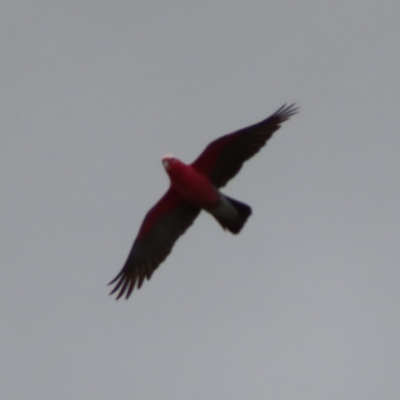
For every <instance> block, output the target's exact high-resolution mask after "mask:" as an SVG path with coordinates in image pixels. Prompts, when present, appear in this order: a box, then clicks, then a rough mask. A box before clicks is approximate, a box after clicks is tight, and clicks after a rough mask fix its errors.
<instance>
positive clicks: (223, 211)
mask: <svg viewBox="0 0 400 400" xmlns="http://www.w3.org/2000/svg"><path fill="white" fill-rule="evenodd" d="M224 197H225V199H226V200H227V203H228V204H227V203H226V202H221V204H220V205H219V206H217V207H216V208H215V209H213V210H211V211H210V212H211V214H212V215H213V216H214V217H215V219H216V220H217V221H218V222H219V223H220V224H221V226H222V227H223V228H224V229H228V231H229V232H232V233H235V234H237V233H239V232H240V231H241V229H242V228H243V225H244V224H245V222H246V221H247V218H249V216H250V215H251V207H250V206H248V205H247V204H244V203H242V202H240V201H238V200H235V199H232V198H230V197H228V196H224ZM231 206H233V209H232V208H231Z"/></svg>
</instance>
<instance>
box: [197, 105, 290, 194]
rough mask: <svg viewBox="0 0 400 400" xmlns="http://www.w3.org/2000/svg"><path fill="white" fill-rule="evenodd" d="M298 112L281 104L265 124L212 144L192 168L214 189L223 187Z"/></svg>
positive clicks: (241, 130)
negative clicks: (207, 179)
mask: <svg viewBox="0 0 400 400" xmlns="http://www.w3.org/2000/svg"><path fill="white" fill-rule="evenodd" d="M297 112H298V108H297V107H296V106H295V104H291V105H289V106H287V105H286V104H284V105H283V106H282V107H280V108H279V109H278V110H277V111H276V112H275V113H274V114H272V115H271V116H269V117H268V118H266V119H265V120H263V121H261V122H259V123H257V124H255V125H251V126H249V127H247V128H243V129H240V130H238V131H236V132H233V133H230V134H228V135H225V136H222V137H220V138H219V139H217V140H214V141H213V142H211V143H210V144H209V145H208V146H207V147H206V148H205V150H204V151H203V152H202V153H201V154H200V156H199V157H198V158H197V159H196V160H195V161H194V162H193V163H192V166H193V167H194V168H195V169H196V170H198V171H199V172H201V173H203V174H205V175H207V176H208V177H209V178H210V180H211V181H212V182H213V183H214V185H215V186H217V187H222V186H225V185H226V183H227V182H228V181H229V180H230V179H231V178H233V177H234V176H235V175H236V174H237V173H238V172H239V171H240V169H241V168H242V165H243V163H244V162H245V161H246V160H248V159H249V158H251V157H252V156H254V154H256V153H257V152H258V151H259V150H260V149H261V148H262V147H263V146H264V145H265V143H266V142H267V140H268V139H269V138H270V137H271V136H272V135H273V133H274V132H276V131H277V130H278V129H279V128H280V125H281V123H282V122H284V121H286V120H288V119H289V118H290V117H291V116H292V115H294V114H296V113H297Z"/></svg>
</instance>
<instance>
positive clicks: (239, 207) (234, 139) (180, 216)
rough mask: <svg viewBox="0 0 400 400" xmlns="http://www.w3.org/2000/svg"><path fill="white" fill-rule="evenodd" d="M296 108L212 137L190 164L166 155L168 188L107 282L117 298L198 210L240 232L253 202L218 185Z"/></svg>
mask: <svg viewBox="0 0 400 400" xmlns="http://www.w3.org/2000/svg"><path fill="white" fill-rule="evenodd" d="M296 112H297V108H295V107H294V105H291V106H286V105H284V106H282V107H281V108H280V109H279V110H278V111H276V112H275V113H274V114H272V115H271V116H270V117H268V118H267V119H265V120H264V121H261V122H260V123H258V124H255V125H252V126H250V127H247V128H244V129H241V130H239V131H236V132H233V133H231V134H228V135H225V136H222V137H220V138H219V139H217V140H215V141H213V142H212V143H210V144H209V145H208V146H207V147H206V149H205V150H204V151H203V153H201V154H200V156H199V157H198V158H197V159H196V160H195V161H194V162H193V163H192V164H185V163H183V162H182V161H180V160H178V159H177V158H176V157H174V156H171V155H167V156H164V157H163V159H162V163H163V165H164V168H165V170H166V172H167V174H168V175H169V178H170V188H169V189H168V191H167V192H166V193H165V194H164V196H163V197H162V198H161V199H160V200H159V201H158V202H157V203H156V204H155V205H154V206H153V207H152V208H151V209H150V210H149V212H148V213H147V214H146V217H145V219H144V221H143V223H142V226H141V228H140V230H139V233H138V235H137V237H136V239H135V241H134V243H133V246H132V249H131V252H130V254H129V256H128V259H127V261H126V263H125V265H124V267H123V268H122V270H121V271H120V273H119V274H118V275H117V276H116V277H115V278H114V280H112V281H111V282H110V284H113V283H116V286H115V287H114V289H113V290H112V292H111V294H112V293H115V292H116V291H119V292H118V295H117V299H118V298H120V297H121V296H123V295H124V294H125V297H126V298H128V297H129V296H130V294H131V293H132V291H133V289H134V288H135V286H136V285H137V287H138V288H140V287H141V286H142V284H143V281H144V279H145V278H147V279H150V277H151V275H152V273H153V272H154V270H155V269H156V268H157V267H158V266H159V265H160V264H161V263H162V262H163V261H164V260H165V258H166V257H167V256H168V254H169V253H170V252H171V249H172V247H173V245H174V243H175V241H176V240H177V239H178V238H179V236H180V235H182V234H183V233H184V232H185V231H186V229H187V228H188V227H189V226H190V225H191V224H192V223H193V221H194V220H195V219H196V217H197V216H198V214H199V213H200V211H201V210H205V211H207V212H209V213H210V214H211V215H213V216H214V217H215V219H216V220H217V221H218V222H219V224H220V225H221V226H222V228H224V229H228V230H229V231H230V232H232V233H234V234H237V233H239V232H240V230H241V229H242V228H243V225H244V224H245V222H246V220H247V219H248V217H249V216H250V215H251V212H252V211H251V208H250V206H248V205H247V204H244V203H242V202H240V201H238V200H234V199H232V198H230V197H228V196H226V195H224V194H223V193H222V192H221V191H220V190H219V189H220V188H221V187H222V186H225V185H226V183H227V182H228V180H229V179H231V178H232V177H233V176H235V175H236V174H237V173H238V172H239V170H240V169H241V167H242V165H243V163H244V162H245V161H246V160H248V159H249V158H250V157H252V156H253V155H254V154H255V153H257V152H258V151H259V150H260V148H261V147H263V146H264V145H265V143H266V141H267V140H268V139H269V138H270V137H271V136H272V134H273V133H274V132H275V131H276V130H277V129H279V128H280V124H281V123H282V122H284V121H286V120H287V119H288V118H289V117H291V116H292V115H294V114H295V113H296Z"/></svg>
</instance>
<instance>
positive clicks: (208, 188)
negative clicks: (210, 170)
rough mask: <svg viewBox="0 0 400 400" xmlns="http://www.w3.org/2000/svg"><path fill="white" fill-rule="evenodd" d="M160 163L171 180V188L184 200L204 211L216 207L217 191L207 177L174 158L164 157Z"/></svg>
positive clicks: (217, 200)
mask: <svg viewBox="0 0 400 400" xmlns="http://www.w3.org/2000/svg"><path fill="white" fill-rule="evenodd" d="M162 162H163V165H164V167H165V170H166V172H167V174H168V175H169V178H170V180H171V188H173V189H174V190H175V191H176V192H178V193H179V194H180V195H181V196H182V197H183V198H184V199H185V200H187V201H189V202H190V203H192V204H194V205H196V206H198V207H200V208H204V209H207V208H210V207H214V206H216V205H217V203H218V202H219V192H218V189H217V188H216V187H215V186H214V185H213V184H212V183H211V181H210V179H208V178H207V176H205V175H204V174H202V173H200V172H198V171H197V170H196V169H195V168H194V167H192V166H191V165H187V164H184V163H183V162H182V161H180V160H178V159H177V158H175V157H174V156H170V155H168V156H164V157H163V159H162Z"/></svg>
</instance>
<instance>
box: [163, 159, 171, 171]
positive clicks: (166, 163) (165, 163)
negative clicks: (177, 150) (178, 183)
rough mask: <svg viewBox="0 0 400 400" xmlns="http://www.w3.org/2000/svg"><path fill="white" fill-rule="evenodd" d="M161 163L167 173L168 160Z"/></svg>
mask: <svg viewBox="0 0 400 400" xmlns="http://www.w3.org/2000/svg"><path fill="white" fill-rule="evenodd" d="M162 163H163V165H164V168H165V169H166V170H167V171H168V170H169V167H170V164H169V161H168V160H163V161H162Z"/></svg>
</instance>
